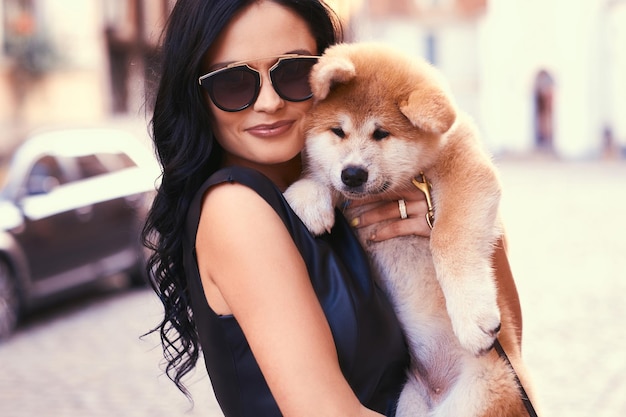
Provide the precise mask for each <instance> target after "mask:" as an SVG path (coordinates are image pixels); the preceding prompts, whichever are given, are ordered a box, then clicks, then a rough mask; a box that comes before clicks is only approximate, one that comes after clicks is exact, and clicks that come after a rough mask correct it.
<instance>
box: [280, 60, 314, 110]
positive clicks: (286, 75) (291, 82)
mask: <svg viewBox="0 0 626 417" xmlns="http://www.w3.org/2000/svg"><path fill="white" fill-rule="evenodd" d="M316 62H317V58H290V59H284V60H282V61H280V63H279V64H278V65H277V66H276V67H275V68H274V69H273V70H272V73H271V74H270V77H271V78H272V84H273V85H274V88H275V89H276V92H277V93H278V94H279V95H280V96H281V97H282V98H284V99H285V100H289V101H304V100H306V99H308V98H310V97H311V96H312V95H313V94H312V93H311V85H310V84H309V74H311V68H313V65H315V63H316Z"/></svg>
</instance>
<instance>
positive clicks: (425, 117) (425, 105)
mask: <svg viewBox="0 0 626 417" xmlns="http://www.w3.org/2000/svg"><path fill="white" fill-rule="evenodd" d="M400 111H401V112H402V114H404V115H405V116H406V118H407V119H409V121H410V122H411V124H413V126H415V127H418V128H420V129H422V130H424V131H426V132H429V133H434V134H438V135H441V134H443V133H446V132H447V131H448V130H449V129H450V128H451V127H452V125H453V124H454V121H455V120H456V110H455V108H454V104H453V103H452V101H451V100H450V98H449V97H448V95H446V93H445V92H444V91H442V90H441V89H439V88H436V87H433V86H420V88H418V89H416V90H413V91H412V92H411V94H409V97H408V99H407V100H406V101H405V102H404V103H402V104H400Z"/></svg>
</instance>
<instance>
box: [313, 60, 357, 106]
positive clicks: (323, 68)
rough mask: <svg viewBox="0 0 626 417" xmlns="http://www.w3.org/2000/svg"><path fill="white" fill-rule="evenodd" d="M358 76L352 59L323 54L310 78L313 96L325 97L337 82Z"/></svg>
mask: <svg viewBox="0 0 626 417" xmlns="http://www.w3.org/2000/svg"><path fill="white" fill-rule="evenodd" d="M355 76H356V68H355V67H354V64H353V63H352V61H350V60H349V59H348V58H346V57H340V56H322V57H321V58H320V60H319V61H318V63H317V64H315V66H313V70H312V71H311V77H310V79H309V81H310V83H311V91H312V92H313V98H314V99H315V100H316V101H317V100H323V99H325V98H326V97H327V96H328V94H329V93H330V90H331V89H332V88H333V86H334V85H335V84H341V83H346V82H348V81H350V80H351V79H353V78H354V77H355Z"/></svg>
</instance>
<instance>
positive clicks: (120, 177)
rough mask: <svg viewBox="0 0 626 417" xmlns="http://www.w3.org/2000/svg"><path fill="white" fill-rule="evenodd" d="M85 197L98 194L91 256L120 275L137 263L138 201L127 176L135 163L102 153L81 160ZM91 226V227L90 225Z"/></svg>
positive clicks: (94, 203) (89, 246)
mask: <svg viewBox="0 0 626 417" xmlns="http://www.w3.org/2000/svg"><path fill="white" fill-rule="evenodd" d="M77 163H78V165H79V167H80V172H81V175H82V178H83V179H82V180H81V181H82V182H83V185H84V186H85V187H86V190H85V193H88V192H89V193H91V192H94V191H97V192H94V194H93V199H92V200H91V210H92V212H91V216H92V219H91V221H90V222H89V224H88V227H89V230H90V235H91V239H90V240H89V242H86V243H85V245H86V246H85V249H86V250H89V253H88V254H87V256H88V257H89V258H90V259H92V260H94V261H98V262H100V263H101V266H102V267H103V268H104V269H105V270H106V271H107V272H116V271H117V270H121V269H124V268H127V267H129V266H131V265H133V264H134V263H135V262H136V259H135V258H136V252H137V248H138V242H139V236H138V229H137V226H138V219H137V213H136V207H135V204H134V202H135V200H136V199H138V198H140V197H141V196H139V195H133V194H132V193H131V192H129V191H128V187H129V186H132V184H131V182H132V181H133V177H132V176H129V175H127V174H128V169H132V168H131V167H132V166H133V163H132V161H131V160H130V159H129V158H127V157H124V154H123V153H119V152H99V153H95V154H89V155H82V156H80V157H78V158H77ZM86 226H87V225H86Z"/></svg>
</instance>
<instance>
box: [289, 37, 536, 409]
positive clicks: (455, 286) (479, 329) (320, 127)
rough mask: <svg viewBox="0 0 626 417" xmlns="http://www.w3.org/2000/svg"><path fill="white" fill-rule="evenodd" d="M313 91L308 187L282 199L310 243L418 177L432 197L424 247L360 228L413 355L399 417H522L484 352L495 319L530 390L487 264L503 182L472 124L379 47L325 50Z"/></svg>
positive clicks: (422, 73)
mask: <svg viewBox="0 0 626 417" xmlns="http://www.w3.org/2000/svg"><path fill="white" fill-rule="evenodd" d="M311 84H312V88H313V93H314V100H315V103H314V106H313V108H312V110H311V112H310V114H309V116H308V117H307V121H306V131H307V142H306V146H305V166H306V169H305V175H304V176H303V178H302V179H301V180H299V181H297V182H296V183H295V184H293V185H292V186H291V187H290V188H289V189H288V190H287V191H286V193H285V196H286V197H287V199H288V201H289V203H290V204H291V206H292V207H293V209H294V210H295V211H296V213H298V215H299V216H300V217H301V219H302V220H303V222H304V223H305V224H306V225H307V227H308V228H309V229H310V230H311V231H312V232H313V233H315V234H321V233H323V232H324V231H326V230H329V229H330V228H331V227H332V225H333V224H334V207H336V206H337V205H338V204H340V203H341V202H342V201H343V200H346V199H348V200H353V199H359V198H363V197H366V196H370V195H381V196H383V195H384V196H386V197H391V198H394V197H396V198H397V196H399V195H401V194H402V191H403V190H406V189H407V187H412V185H411V183H410V178H412V177H415V176H417V175H418V174H419V173H420V172H421V171H423V172H424V173H425V174H426V176H427V177H428V179H429V180H430V181H431V183H432V185H433V189H432V196H433V204H434V207H435V218H436V220H435V225H434V228H433V230H432V235H431V238H430V239H427V238H421V237H417V236H411V237H399V238H394V239H390V240H387V241H384V242H379V243H372V242H369V241H368V240H367V237H368V236H371V234H372V233H373V230H372V228H371V227H370V228H363V229H359V237H360V238H361V241H362V243H363V245H364V247H365V248H366V250H367V251H368V252H369V254H370V256H371V259H372V261H373V265H374V267H375V269H376V270H377V273H378V275H379V278H380V280H381V283H382V286H383V288H384V289H385V290H386V291H387V293H388V294H389V296H390V299H391V300H392V303H393V304H394V307H395V309H396V312H397V315H398V317H399V320H400V322H401V324H402V326H403V328H404V331H405V334H406V337H407V341H408V343H409V345H410V350H411V355H412V369H411V372H410V377H409V381H408V383H407V384H406V386H405V389H404V390H403V392H402V395H401V397H400V402H399V405H398V416H399V417H403V416H432V417H444V416H445V417H464V416H467V417H470V416H472V417H474V416H476V417H478V416H481V417H491V416H493V417H496V416H497V417H505V416H521V415H525V413H524V411H523V406H522V403H521V400H520V395H519V390H518V387H517V385H516V383H515V380H514V376H513V374H512V372H511V370H510V368H509V367H508V366H507V365H506V364H505V363H504V362H503V361H502V360H501V359H500V358H499V357H498V356H497V354H496V353H495V352H494V351H493V350H490V348H491V346H492V345H493V343H494V340H495V337H496V336H497V335H498V331H499V329H500V323H501V321H502V329H501V335H500V340H501V341H502V344H503V345H504V347H505V349H506V350H507V353H508V354H509V356H510V357H511V360H512V362H513V363H514V365H515V366H516V368H517V370H518V372H519V373H520V377H521V378H522V381H523V382H524V383H527V381H526V376H525V372H524V370H523V364H522V362H521V357H520V352H519V341H518V340H516V338H515V336H514V334H515V329H513V328H512V326H511V316H510V312H509V309H508V306H507V305H506V303H505V300H504V299H503V297H498V291H497V288H496V284H495V279H494V275H493V271H492V267H491V262H490V257H491V254H492V251H493V245H494V243H495V241H496V240H497V238H498V236H499V235H500V233H501V231H500V229H499V227H498V225H499V222H498V204H499V200H500V183H499V180H498V176H497V173H496V170H495V168H494V166H493V165H492V162H491V158H490V156H489V155H488V154H487V153H486V152H485V151H484V150H483V149H482V147H481V144H480V140H479V136H478V133H477V131H476V129H475V127H474V125H473V123H472V122H471V120H470V119H469V118H468V117H467V116H466V115H465V114H463V113H462V112H460V111H459V110H458V109H457V108H456V106H455V104H454V102H453V99H452V97H451V95H450V94H449V92H448V90H447V88H446V85H445V82H444V81H443V79H442V77H441V76H440V75H439V73H438V72H437V71H436V70H435V69H434V68H433V67H432V66H430V65H428V64H427V63H426V62H424V61H421V60H418V59H412V58H408V57H406V56H405V55H402V54H400V53H398V52H396V51H393V50H391V49H390V48H389V47H388V46H384V45H380V44H341V45H336V46H334V47H331V48H330V49H329V50H328V51H327V52H326V53H325V54H324V56H323V57H322V58H321V59H320V61H319V63H318V64H317V65H316V66H315V67H314V69H313V72H312V75H311ZM365 177H366V178H365ZM356 214H357V213H356V212H354V210H352V211H351V210H350V209H348V211H347V213H346V215H347V217H348V218H352V217H353V216H355V215H356ZM501 314H502V317H501Z"/></svg>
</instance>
